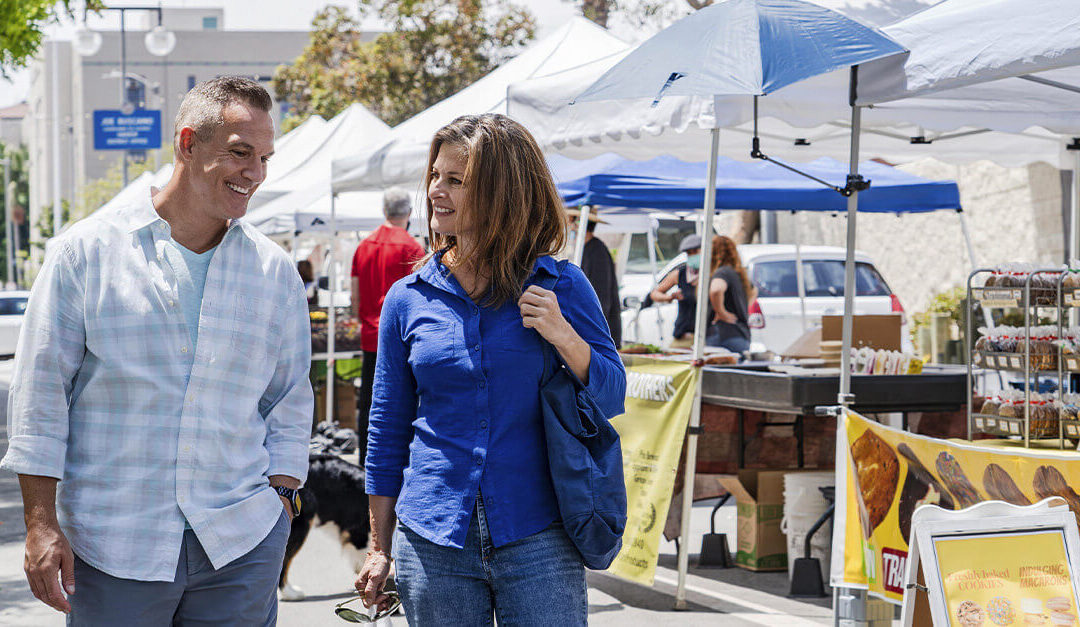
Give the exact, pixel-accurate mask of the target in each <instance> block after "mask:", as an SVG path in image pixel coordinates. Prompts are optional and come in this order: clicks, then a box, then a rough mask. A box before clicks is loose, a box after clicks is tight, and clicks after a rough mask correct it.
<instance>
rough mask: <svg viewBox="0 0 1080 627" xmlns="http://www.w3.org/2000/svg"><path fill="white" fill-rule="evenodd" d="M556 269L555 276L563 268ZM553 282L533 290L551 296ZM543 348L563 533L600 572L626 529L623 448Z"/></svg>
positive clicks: (544, 404) (548, 431) (543, 392)
mask: <svg viewBox="0 0 1080 627" xmlns="http://www.w3.org/2000/svg"><path fill="white" fill-rule="evenodd" d="M565 263H566V262H565V261H564V262H560V263H559V266H558V268H559V271H560V273H561V271H562V269H563V268H564V267H565ZM556 280H557V277H556V278H554V279H546V280H544V281H542V282H538V283H537V285H538V286H540V287H542V288H544V289H546V290H551V289H553V288H554V286H555V281H556ZM543 344H544V374H543V378H542V379H541V384H540V406H541V408H542V410H543V413H544V433H545V436H546V439H547V454H548V465H549V466H550V467H551V481H552V483H554V484H555V496H556V498H557V500H558V502H559V513H560V515H561V516H562V522H563V527H564V528H565V529H566V533H567V535H569V536H570V540H571V541H572V542H573V543H574V546H575V547H577V550H578V552H579V553H581V557H582V559H583V561H584V562H585V566H586V567H588V568H591V569H593V570H604V569H606V568H607V567H608V566H610V565H611V562H612V561H613V560H614V559H615V556H616V555H617V554H618V553H619V549H621V548H622V535H623V530H624V529H625V528H626V484H625V483H624V482H623V466H622V448H621V446H620V444H619V434H618V432H616V431H615V428H614V427H612V426H611V423H610V422H609V418H610V416H605V415H604V412H603V410H602V409H600V407H599V406H598V405H597V404H596V402H595V401H594V400H593V399H592V397H591V396H590V395H589V394H579V393H578V392H580V391H582V390H584V389H585V385H584V384H583V383H582V382H581V380H580V379H578V377H577V375H575V374H574V373H573V371H572V370H570V368H568V367H567V366H566V364H565V363H563V360H562V358H561V357H560V356H559V354H558V352H557V351H556V350H555V347H554V346H552V345H551V344H549V343H548V342H547V341H544V342H543Z"/></svg>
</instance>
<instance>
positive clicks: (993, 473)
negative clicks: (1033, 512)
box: [983, 464, 1031, 505]
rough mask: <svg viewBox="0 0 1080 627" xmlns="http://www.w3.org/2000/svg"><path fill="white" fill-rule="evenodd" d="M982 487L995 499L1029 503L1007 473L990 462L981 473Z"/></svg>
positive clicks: (1023, 503) (1022, 503)
mask: <svg viewBox="0 0 1080 627" xmlns="http://www.w3.org/2000/svg"><path fill="white" fill-rule="evenodd" d="M983 489H984V490H986V493H987V494H988V495H989V496H990V498H991V499H994V500H995V501H1005V502H1006V503H1012V504H1013V505H1031V501H1030V500H1028V497H1026V496H1024V493H1023V492H1021V491H1020V488H1018V487H1016V482H1014V481H1013V480H1012V477H1010V476H1009V473H1007V472H1005V469H1004V468H1002V467H1001V466H998V465H997V464H990V465H989V466H987V467H986V472H984V473H983Z"/></svg>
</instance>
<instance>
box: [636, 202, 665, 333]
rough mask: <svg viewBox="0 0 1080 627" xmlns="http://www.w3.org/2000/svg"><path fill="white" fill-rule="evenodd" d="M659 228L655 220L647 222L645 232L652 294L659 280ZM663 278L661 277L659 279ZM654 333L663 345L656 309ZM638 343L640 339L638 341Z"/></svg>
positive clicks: (661, 327)
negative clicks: (647, 228)
mask: <svg viewBox="0 0 1080 627" xmlns="http://www.w3.org/2000/svg"><path fill="white" fill-rule="evenodd" d="M657 228H659V222H658V221H657V220H650V221H649V230H648V231H645V245H646V246H648V247H649V270H650V271H652V277H653V280H652V286H650V287H649V291H650V292H652V291H653V290H654V289H656V284H657V283H658V282H659V281H660V279H657V278H656V273H657V272H659V270H658V269H657V267H656V229H657ZM661 278H663V277H661ZM656 331H657V337H658V338H660V339H659V341H658V344H663V343H664V319H663V318H661V317H660V308H659V307H657V308H656ZM638 341H640V338H639V340H638Z"/></svg>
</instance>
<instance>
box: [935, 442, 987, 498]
mask: <svg viewBox="0 0 1080 627" xmlns="http://www.w3.org/2000/svg"><path fill="white" fill-rule="evenodd" d="M935 466H936V467H937V472H938V476H939V477H941V480H942V481H943V482H945V487H946V488H948V489H949V492H951V493H952V495H953V498H955V499H956V502H957V503H958V504H959V505H960V509H963V508H965V507H971V506H972V505H974V504H976V503H979V502H981V501H982V500H983V498H982V497H981V496H979V493H978V491H976V490H975V486H973V485H971V482H970V481H968V478H967V475H965V474H964V470H963V468H960V463H959V462H958V461H956V458H955V457H953V456H952V454H950V453H949V452H948V451H942V452H941V453H940V454H939V455H938V456H937V462H936V463H935Z"/></svg>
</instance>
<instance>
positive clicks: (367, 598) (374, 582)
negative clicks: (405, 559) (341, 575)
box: [353, 551, 390, 609]
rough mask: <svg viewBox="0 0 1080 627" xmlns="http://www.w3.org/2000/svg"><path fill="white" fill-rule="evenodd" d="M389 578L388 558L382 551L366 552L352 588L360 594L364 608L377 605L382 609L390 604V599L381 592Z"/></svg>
mask: <svg viewBox="0 0 1080 627" xmlns="http://www.w3.org/2000/svg"><path fill="white" fill-rule="evenodd" d="M389 576H390V556H389V555H387V554H386V553H383V552H382V551H368V554H367V557H366V558H364V566H363V568H361V569H360V574H359V575H358V576H357V577H356V583H355V584H353V586H354V587H355V588H356V591H357V592H359V593H360V597H361V600H362V601H363V603H364V607H371V606H372V605H377V606H378V607H379V609H383V608H384V607H386V606H387V605H388V604H389V602H390V597H389V596H388V595H387V594H386V593H384V592H383V586H384V585H386V579H387V578H388V577H389Z"/></svg>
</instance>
